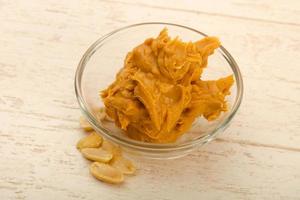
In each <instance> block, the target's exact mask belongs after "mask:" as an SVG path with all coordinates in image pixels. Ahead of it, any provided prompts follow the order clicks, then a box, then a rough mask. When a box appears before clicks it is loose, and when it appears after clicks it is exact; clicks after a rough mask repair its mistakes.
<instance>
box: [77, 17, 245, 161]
mask: <svg viewBox="0 0 300 200" xmlns="http://www.w3.org/2000/svg"><path fill="white" fill-rule="evenodd" d="M164 27H167V28H168V30H169V34H170V36H171V37H175V36H179V37H180V38H182V40H183V41H196V40H199V39H201V38H203V37H205V36H206V35H205V34H204V33H202V32H200V31H197V30H195V29H192V28H189V27H186V26H182V25H177V24H170V23H161V22H151V23H142V24H134V25H130V26H126V27H124V28H121V29H118V30H115V31H113V32H111V33H109V34H107V35H105V36H103V37H101V38H100V39H98V40H97V41H96V42H95V43H94V44H93V45H92V46H91V47H90V48H89V49H88V50H87V51H86V52H85V54H84V55H83V57H82V59H81V60H80V63H79V65H78V68H77V71H76V76H75V92H76V96H77V99H78V103H79V106H80V108H81V110H82V112H83V114H84V116H85V117H86V118H87V120H88V121H89V122H90V123H91V125H92V126H93V127H94V129H95V130H96V131H97V132H98V133H99V134H101V135H102V136H104V137H105V138H106V139H108V140H111V141H112V142H114V143H116V144H118V145H120V146H121V147H122V148H123V149H124V150H125V151H128V152H131V153H132V154H135V155H141V156H143V157H147V158H160V159H168V158H176V157H180V156H183V155H186V154H188V153H189V152H191V151H193V150H195V149H197V148H198V147H199V146H201V145H203V144H205V143H207V142H208V141H211V140H212V139H213V138H215V137H216V135H217V134H218V133H221V132H223V131H224V129H225V128H226V127H227V126H228V125H229V122H230V121H231V120H232V118H233V117H234V115H235V113H236V111H237V110H238V108H239V106H240V104H241V100H242V94H243V81H242V76H241V73H240V70H239V68H238V66H237V64H236V62H235V61H234V59H233V57H232V56H231V55H230V54H229V53H228V51H227V50H226V49H225V48H224V47H222V46H221V47H220V48H218V49H217V50H216V51H215V53H214V54H213V55H211V56H210V57H209V60H208V67H207V68H206V69H205V70H204V73H203V75H202V78H203V79H217V78H221V77H223V76H226V75H230V74H233V75H234V78H235V84H234V85H233V87H232V88H231V95H230V96H228V98H227V101H228V103H229V111H227V112H225V113H223V114H222V115H221V116H220V117H219V118H218V119H217V120H215V121H212V122H208V121H207V120H205V119H203V118H201V117H199V118H198V119H196V121H195V122H194V123H193V126H192V128H191V129H190V130H189V131H188V132H187V133H185V134H184V135H183V136H182V137H181V138H180V139H178V141H176V142H175V143H170V144H153V143H145V142H140V141H136V140H133V139H130V138H128V137H127V136H125V135H124V134H122V132H121V131H120V129H119V128H117V127H116V126H115V125H114V124H113V122H111V123H108V122H107V123H103V122H101V121H100V120H99V119H98V118H97V114H96V113H95V109H96V108H100V107H103V106H104V105H103V103H102V100H101V98H100V96H99V91H100V90H103V89H105V88H106V87H107V86H108V85H110V84H111V83H112V82H113V80H114V79H115V76H116V73H117V72H118V71H119V70H120V68H122V67H123V61H124V58H125V56H126V54H127V53H128V52H129V51H131V50H132V49H133V48H134V47H135V46H137V45H138V44H140V43H142V42H143V41H144V40H145V39H146V38H149V37H156V36H157V35H158V34H159V32H160V31H161V30H162V29H163V28H164Z"/></svg>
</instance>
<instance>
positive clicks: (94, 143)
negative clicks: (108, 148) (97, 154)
mask: <svg viewBox="0 0 300 200" xmlns="http://www.w3.org/2000/svg"><path fill="white" fill-rule="evenodd" d="M101 143H102V137H101V136H100V135H99V134H97V133H96V132H91V133H90V134H89V135H88V136H86V137H84V138H82V139H81V140H79V142H78V143H77V148H78V149H83V148H97V147H100V145H101Z"/></svg>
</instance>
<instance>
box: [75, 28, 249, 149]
mask: <svg viewBox="0 0 300 200" xmlns="http://www.w3.org/2000/svg"><path fill="white" fill-rule="evenodd" d="M145 25H166V26H175V27H180V28H184V29H188V30H190V31H193V32H195V33H198V34H200V35H202V36H207V35H206V34H204V33H202V32H200V31H198V30H196V29H194V28H190V27H187V26H184V25H179V24H175V23H168V22H144V23H137V24H132V25H128V26H124V27H122V28H119V29H116V30H114V31H112V32H110V33H108V34H106V35H104V36H102V37H100V38H99V39H98V40H96V41H95V42H94V43H93V44H92V45H91V46H90V47H89V48H88V49H87V50H86V52H85V53H84V54H83V56H82V58H81V60H80V62H79V64H78V66H77V70H76V73H75V81H74V85H75V94H76V98H77V101H78V104H79V107H80V109H81V111H82V113H83V115H84V116H85V117H86V119H87V120H88V122H89V123H90V124H91V125H92V126H93V128H94V129H95V131H96V132H101V133H102V134H103V136H104V137H106V138H108V139H111V140H112V141H114V142H116V143H118V144H120V145H122V146H125V147H129V148H131V149H139V150H147V151H172V150H179V149H190V148H191V147H193V146H198V145H199V144H201V143H202V144H203V143H206V142H207V141H209V140H210V139H211V138H214V136H216V134H217V133H218V132H219V130H221V129H223V128H226V125H228V124H229V122H230V121H231V120H232V118H233V117H234V115H235V114H236V112H237V110H238V108H239V107H240V105H241V102H242V98H243V92H244V88H243V79H242V74H241V72H240V69H239V67H238V65H237V63H236V61H235V60H234V58H233V57H232V56H231V54H230V53H229V52H228V51H227V50H226V49H225V48H224V47H223V46H222V45H221V46H220V47H219V50H220V53H221V54H222V56H223V57H224V58H225V60H226V61H227V62H228V64H229V65H230V67H231V69H232V71H233V74H234V77H235V80H236V86H237V94H236V98H235V101H234V104H233V105H232V107H231V109H230V111H228V112H230V113H229V114H228V115H227V116H226V118H225V119H224V121H223V122H222V123H220V124H219V125H218V126H217V127H216V128H215V129H214V130H212V131H211V132H209V133H208V134H206V135H205V136H203V137H199V138H197V139H195V140H191V141H187V142H183V143H180V144H176V143H166V144H157V143H146V142H141V141H137V140H133V139H131V138H126V137H124V138H120V137H117V136H115V135H111V134H110V133H109V131H107V130H106V129H105V128H103V127H101V126H100V125H99V123H98V122H97V120H96V118H95V117H94V116H93V114H92V113H91V112H90V111H89V110H88V108H87V106H86V105H87V103H86V102H85V100H84V98H83V96H82V90H81V80H82V75H83V72H84V69H85V66H86V63H87V62H88V61H89V59H90V57H91V56H92V55H93V54H94V53H95V52H96V51H97V49H98V48H100V47H101V46H102V43H103V42H104V41H105V40H106V39H108V38H109V37H110V36H112V35H114V34H116V33H118V32H120V31H123V30H126V29H130V28H134V27H139V26H145Z"/></svg>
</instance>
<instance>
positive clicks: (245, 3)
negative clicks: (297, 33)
mask: <svg viewBox="0 0 300 200" xmlns="http://www.w3.org/2000/svg"><path fill="white" fill-rule="evenodd" d="M105 1H110V2H118V3H123V4H125V5H138V6H141V7H146V8H156V9H161V10H174V11H181V12H188V13H190V12H192V13H196V14H206V15H210V16H222V17H225V18H228V19H231V18H235V19H240V20H249V21H264V22H268V23H275V24H289V25H295V26H297V25H300V23H299V21H300V2H299V1H298V0H289V1H285V0H276V1H274V0H264V1H252V0H212V1H207V0H197V1H195V0H185V1H172V0H165V1H160V0H150V1H139V0H105Z"/></svg>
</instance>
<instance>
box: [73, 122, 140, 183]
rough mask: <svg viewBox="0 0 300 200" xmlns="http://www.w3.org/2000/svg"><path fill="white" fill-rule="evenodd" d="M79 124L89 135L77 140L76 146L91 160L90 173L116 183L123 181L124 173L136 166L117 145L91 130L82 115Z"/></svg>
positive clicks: (134, 168)
mask: <svg viewBox="0 0 300 200" xmlns="http://www.w3.org/2000/svg"><path fill="white" fill-rule="evenodd" d="M80 125H81V127H82V128H83V129H84V130H85V131H87V132H88V134H89V135H87V136H86V137H84V138H82V139H81V140H79V142H78V143H77V148H78V150H79V151H80V152H81V153H82V155H83V156H84V157H85V158H86V159H88V160H90V161H93V163H92V164H91V165H90V173H91V174H92V175H93V176H94V177H95V178H97V179H98V180H101V181H103V182H107V183H114V184H117V183H121V182H123V181H124V174H126V175H128V174H134V173H135V171H136V167H135V166H134V165H133V163H132V162H131V161H130V160H128V159H126V158H124V157H123V155H122V150H121V148H120V147H119V146H117V145H114V144H112V143H111V142H109V141H108V140H105V139H103V138H102V137H101V136H100V135H99V134H98V133H96V132H95V131H92V130H93V128H92V126H91V125H90V124H89V123H88V122H87V121H86V120H85V119H84V118H83V117H81V118H80Z"/></svg>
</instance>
